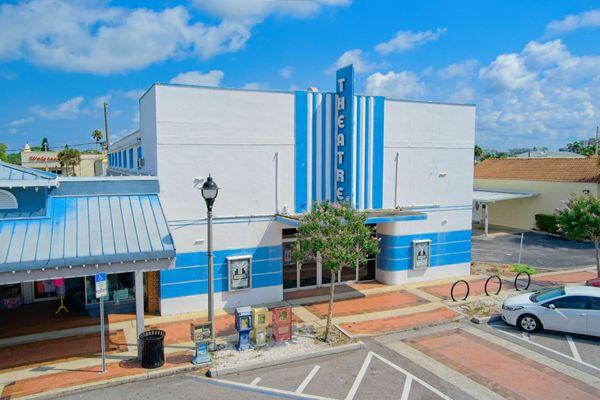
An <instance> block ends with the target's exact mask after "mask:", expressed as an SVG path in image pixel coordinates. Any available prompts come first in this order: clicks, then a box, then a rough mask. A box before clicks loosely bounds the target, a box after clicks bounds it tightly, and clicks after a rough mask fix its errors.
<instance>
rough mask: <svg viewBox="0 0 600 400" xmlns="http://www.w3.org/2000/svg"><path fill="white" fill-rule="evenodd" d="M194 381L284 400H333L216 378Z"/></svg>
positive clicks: (199, 377) (201, 378)
mask: <svg viewBox="0 0 600 400" xmlns="http://www.w3.org/2000/svg"><path fill="white" fill-rule="evenodd" d="M195 379H199V380H201V381H203V382H206V383H208V384H210V385H215V386H221V387H228V388H234V389H239V390H242V391H247V392H253V393H259V394H264V395H266V396H271V397H278V398H284V399H298V400H304V399H309V400H334V399H332V398H330V397H323V396H315V395H311V394H306V393H295V392H290V391H288V390H282V389H275V388H269V387H263V386H252V385H250V384H248V383H241V382H234V381H226V380H222V379H216V378H206V377H203V376H197V377H195Z"/></svg>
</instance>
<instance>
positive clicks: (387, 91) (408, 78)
mask: <svg viewBox="0 0 600 400" xmlns="http://www.w3.org/2000/svg"><path fill="white" fill-rule="evenodd" d="M365 92H366V93H367V94H370V95H376V96H386V97H391V98H396V99H401V98H407V97H415V96H420V95H422V94H423V93H424V92H425V87H424V86H423V84H422V83H421V81H420V80H419V77H418V76H417V75H416V74H415V73H413V72H411V71H401V72H394V71H389V72H388V73H387V74H382V73H381V72H376V73H374V74H372V75H370V76H369V77H368V78H367V81H366V84H365Z"/></svg>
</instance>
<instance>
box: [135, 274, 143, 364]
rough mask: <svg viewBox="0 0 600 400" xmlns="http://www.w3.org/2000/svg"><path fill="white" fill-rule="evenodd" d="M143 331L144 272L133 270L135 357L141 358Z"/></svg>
mask: <svg viewBox="0 0 600 400" xmlns="http://www.w3.org/2000/svg"><path fill="white" fill-rule="evenodd" d="M142 332H144V272H143V271H135V333H136V334H135V337H136V341H137V358H138V360H141V359H142V346H141V343H140V334H141V333H142Z"/></svg>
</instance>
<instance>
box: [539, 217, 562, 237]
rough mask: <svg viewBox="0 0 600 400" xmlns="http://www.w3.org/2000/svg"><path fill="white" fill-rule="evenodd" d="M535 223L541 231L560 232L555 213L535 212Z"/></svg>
mask: <svg viewBox="0 0 600 400" xmlns="http://www.w3.org/2000/svg"><path fill="white" fill-rule="evenodd" d="M535 225H536V226H537V227H538V229H539V230H540V231H544V232H548V233H554V234H558V225H557V221H556V216H555V215H552V214H535Z"/></svg>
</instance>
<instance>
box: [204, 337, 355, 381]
mask: <svg viewBox="0 0 600 400" xmlns="http://www.w3.org/2000/svg"><path fill="white" fill-rule="evenodd" d="M364 348H365V344H364V343H363V342H360V341H359V342H356V343H349V344H344V345H341V346H337V347H332V348H330V349H323V350H319V351H315V352H312V353H308V354H299V355H297V356H292V357H282V358H279V359H275V360H270V361H261V362H254V363H250V364H246V365H240V366H237V367H225V368H220V367H213V368H211V369H209V370H208V376H209V377H211V378H216V377H218V376H225V375H230V374H236V373H239V372H245V371H250V370H254V369H257V368H265V367H273V366H275V365H283V364H289V363H292V362H296V361H303V360H308V359H311V358H315V357H322V356H327V355H330V354H339V353H344V352H346V351H353V350H359V349H364Z"/></svg>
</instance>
